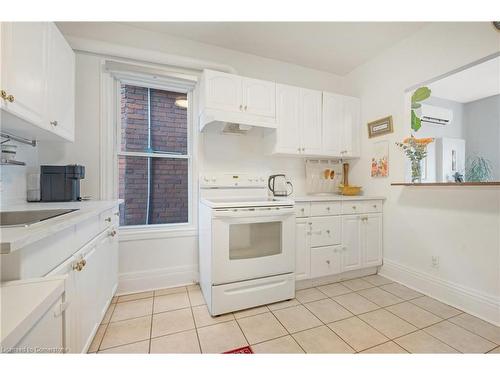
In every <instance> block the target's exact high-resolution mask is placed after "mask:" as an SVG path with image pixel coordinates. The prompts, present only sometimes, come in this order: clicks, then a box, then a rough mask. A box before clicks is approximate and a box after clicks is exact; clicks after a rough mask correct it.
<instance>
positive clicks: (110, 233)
mask: <svg viewBox="0 0 500 375" xmlns="http://www.w3.org/2000/svg"><path fill="white" fill-rule="evenodd" d="M109 235H110V236H111V237H114V236H116V230H114V229H113V230H112V231H111V232H109Z"/></svg>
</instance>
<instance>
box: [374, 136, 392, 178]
mask: <svg viewBox="0 0 500 375" xmlns="http://www.w3.org/2000/svg"><path fill="white" fill-rule="evenodd" d="M370 175H371V176H372V177H387V176H389V142H388V141H380V142H376V143H375V144H374V145H373V154H372V159H371V162H370Z"/></svg>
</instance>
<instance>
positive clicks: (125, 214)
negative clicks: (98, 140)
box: [118, 156, 189, 225]
mask: <svg viewBox="0 0 500 375" xmlns="http://www.w3.org/2000/svg"><path fill="white" fill-rule="evenodd" d="M188 164H189V162H188V160H186V159H170V158H154V157H153V158H148V157H136V156H119V157H118V168H119V197H120V198H122V199H124V200H125V203H124V204H123V205H121V206H120V225H146V224H169V223H187V222H188V211H189V205H188V198H189V197H188V194H189V193H188V191H189V190H188ZM148 181H149V183H148Z"/></svg>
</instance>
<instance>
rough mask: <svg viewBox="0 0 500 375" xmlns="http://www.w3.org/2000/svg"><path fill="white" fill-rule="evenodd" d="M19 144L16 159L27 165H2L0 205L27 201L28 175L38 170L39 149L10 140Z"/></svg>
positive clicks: (0, 167) (0, 168)
mask: <svg viewBox="0 0 500 375" xmlns="http://www.w3.org/2000/svg"><path fill="white" fill-rule="evenodd" d="M9 143H10V144H15V145H17V155H16V160H18V161H23V162H25V163H26V165H25V166H18V165H2V166H0V205H2V206H5V205H9V204H13V203H16V202H24V201H26V175H27V174H28V173H34V172H37V171H38V150H37V148H34V147H31V146H29V145H25V144H21V143H18V142H14V141H9Z"/></svg>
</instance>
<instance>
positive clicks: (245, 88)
mask: <svg viewBox="0 0 500 375" xmlns="http://www.w3.org/2000/svg"><path fill="white" fill-rule="evenodd" d="M241 87H242V95H243V111H244V112H245V113H248V114H252V115H257V116H266V117H275V116H276V84H275V83H274V82H269V81H262V80H260V79H252V78H242V80H241Z"/></svg>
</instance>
